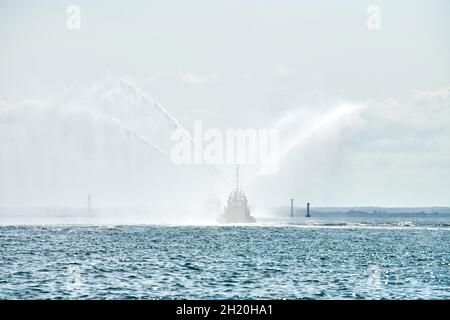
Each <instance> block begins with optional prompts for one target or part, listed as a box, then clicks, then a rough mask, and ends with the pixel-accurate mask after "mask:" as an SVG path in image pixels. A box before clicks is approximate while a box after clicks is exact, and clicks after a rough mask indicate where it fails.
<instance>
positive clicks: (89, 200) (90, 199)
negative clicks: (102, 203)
mask: <svg viewBox="0 0 450 320" xmlns="http://www.w3.org/2000/svg"><path fill="white" fill-rule="evenodd" d="M87 200H88V211H89V212H91V209H92V198H91V194H88V199H87Z"/></svg>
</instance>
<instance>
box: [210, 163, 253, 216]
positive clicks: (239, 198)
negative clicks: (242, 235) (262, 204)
mask: <svg viewBox="0 0 450 320" xmlns="http://www.w3.org/2000/svg"><path fill="white" fill-rule="evenodd" d="M217 221H218V222H219V223H250V222H255V218H254V217H252V216H251V215H250V208H249V207H248V201H247V197H246V196H245V193H244V191H242V190H239V166H237V167H236V189H235V190H234V191H232V192H231V193H230V195H229V196H228V201H227V206H226V207H225V212H224V213H223V214H222V215H221V216H219V218H218V219H217Z"/></svg>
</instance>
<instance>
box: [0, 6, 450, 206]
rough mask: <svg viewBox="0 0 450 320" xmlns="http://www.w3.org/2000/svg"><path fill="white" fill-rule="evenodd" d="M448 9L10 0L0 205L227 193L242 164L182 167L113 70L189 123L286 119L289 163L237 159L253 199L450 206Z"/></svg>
mask: <svg viewBox="0 0 450 320" xmlns="http://www.w3.org/2000/svg"><path fill="white" fill-rule="evenodd" d="M70 5H76V6H78V7H79V9H80V29H79V30H78V29H75V30H71V29H69V28H68V27H67V19H68V18H69V16H70V14H68V13H67V8H68V7H69V6H70ZM371 5H376V6H377V8H378V9H379V13H380V15H379V26H380V28H379V29H370V28H368V26H367V20H368V19H369V18H370V15H371V14H370V13H369V14H368V8H369V7H370V6H371ZM449 12H450V3H449V2H448V1H444V0H443V1H438V0H434V1H418V0H415V1H395V2H393V1H375V2H374V1H356V0H354V1H346V2H345V3H344V2H338V1H336V2H331V1H323V0H320V1H314V2H311V1H309V2H307V1H256V0H249V1H233V0H232V1H195V2H192V1H181V0H171V1H139V0H137V1H133V2H132V3H127V4H126V5H124V3H123V1H59V2H55V1H39V2H30V1H23V0H18V1H9V0H0V39H1V42H0V153H1V154H0V155H1V158H0V206H2V205H3V206H9V205H47V206H50V205H61V206H66V205H67V206H69V205H79V204H84V201H85V195H86V193H88V192H92V193H93V194H94V199H95V200H96V201H97V203H99V205H103V206H107V205H111V206H131V205H143V206H144V205H149V204H155V203H158V205H160V206H169V205H171V204H173V202H174V201H173V197H174V198H175V199H176V201H175V202H178V203H179V205H180V206H181V203H183V202H184V201H192V202H198V201H199V200H198V199H202V197H204V195H205V194H206V193H208V192H211V190H214V192H216V193H217V194H218V196H219V197H220V198H221V199H222V201H225V200H226V196H227V194H228V192H229V191H230V188H231V185H230V183H229V182H227V183H225V184H224V183H222V182H220V181H221V179H222V178H224V179H225V180H230V179H231V180H232V179H233V178H232V177H233V174H232V172H233V169H232V166H223V168H220V171H221V174H220V175H221V177H217V176H214V174H211V173H210V171H211V170H210V169H211V168H209V169H207V170H203V169H204V168H203V169H202V168H200V167H199V166H189V165H185V166H182V168H175V169H174V168H172V165H171V164H170V163H167V162H168V161H167V159H166V160H163V159H161V154H160V155H155V154H156V153H157V152H156V151H155V150H154V149H152V147H151V146H150V145H151V143H153V142H155V143H157V144H158V145H159V146H162V148H163V149H164V150H165V151H166V152H167V153H168V154H170V149H171V144H170V140H169V137H170V133H171V130H172V129H173V127H172V126H171V124H170V123H168V122H167V123H166V122H164V121H168V120H167V119H163V118H164V117H162V116H161V114H160V113H158V112H156V111H154V110H150V109H145V110H146V111H143V110H144V107H143V106H142V105H141V104H142V102H141V101H137V100H136V94H137V93H136V92H134V93H132V95H134V98H133V97H128V96H127V97H125V96H124V95H126V93H123V92H119V91H120V90H124V91H126V90H125V89H123V88H122V89H120V85H118V83H120V80H118V79H128V80H129V81H131V83H133V84H134V85H135V86H136V87H138V88H139V90H142V92H144V93H146V94H149V95H150V96H151V97H152V98H153V99H155V100H157V101H158V102H159V103H161V105H163V106H164V108H165V109H167V111H168V112H169V113H170V114H171V115H172V116H173V117H174V118H175V119H176V120H177V121H179V123H180V124H181V125H182V126H183V127H185V128H186V129H187V130H188V131H192V128H193V124H194V122H195V121H201V122H202V123H203V126H204V127H205V128H211V129H219V130H224V129H227V128H231V129H233V128H234V129H236V128H250V129H270V128H273V127H274V126H275V125H276V124H277V123H279V122H280V121H285V120H286V119H287V120H286V122H287V124H286V125H285V126H283V127H282V128H281V129H280V130H281V131H280V145H281V147H283V146H286V145H289V144H291V143H292V142H294V144H293V145H292V148H290V149H289V152H287V153H286V154H285V155H283V157H282V158H281V159H280V166H279V171H278V172H277V173H276V174H274V175H270V176H258V177H255V176H254V175H253V173H250V172H252V169H251V168H248V170H247V171H246V168H245V167H244V168H243V169H242V170H241V171H242V173H241V174H242V181H243V184H244V186H245V191H246V192H247V195H248V198H249V202H250V204H251V205H252V206H254V207H255V208H268V207H271V206H277V205H288V203H289V199H290V198H295V199H298V201H299V203H302V202H307V201H309V202H311V203H313V204H315V205H317V206H369V205H374V206H450V197H449V190H450V143H449V141H450V43H449V41H448V39H450V19H449V17H448V15H449ZM111 77H112V78H113V80H111ZM108 79H109V80H108ZM129 92H130V89H128V94H130V93H129ZM141 98H142V97H141ZM133 99H135V100H133ZM342 106H347V109H346V110H349V112H345V113H343V114H340V113H339V114H337V111H339V110H340V108H342ZM86 109H87V110H86ZM93 119H94V120H93ZM102 119H103V120H102ZM283 119H284V120H283ZM326 119H330V120H329V121H328V120H326ZM119 120H120V121H119ZM118 122H120V124H118ZM169 122H170V121H169ZM172 125H173V123H172ZM121 132H126V134H125V137H124V135H123V134H122V133H121ZM130 132H131V136H132V138H130ZM126 137H128V138H126ZM143 137H144V138H143ZM127 139H128V140H127ZM130 139H131V140H130ZM145 139H147V140H148V141H145ZM130 141H131V142H130ZM142 145H145V146H142ZM179 170H181V171H182V172H183V173H179V172H178V171H179ZM186 172H187V173H186ZM211 175H213V176H214V177H213V178H211V177H210V176H211ZM222 176H225V177H222ZM211 180H214V182H211ZM216 180H220V181H216ZM161 181H163V182H161ZM212 185H214V187H211V186H212ZM87 190H89V191H87ZM186 190H189V192H186ZM177 197H179V198H177ZM162 199H164V200H162ZM261 210H262V209H261Z"/></svg>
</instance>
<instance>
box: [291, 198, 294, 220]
mask: <svg viewBox="0 0 450 320" xmlns="http://www.w3.org/2000/svg"><path fill="white" fill-rule="evenodd" d="M293 216H294V199H291V217H293Z"/></svg>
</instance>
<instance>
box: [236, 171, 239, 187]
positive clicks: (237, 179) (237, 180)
mask: <svg viewBox="0 0 450 320" xmlns="http://www.w3.org/2000/svg"><path fill="white" fill-rule="evenodd" d="M236 191H239V165H237V166H236Z"/></svg>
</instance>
